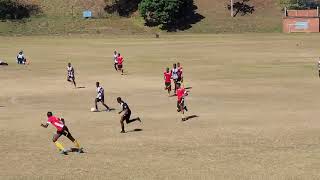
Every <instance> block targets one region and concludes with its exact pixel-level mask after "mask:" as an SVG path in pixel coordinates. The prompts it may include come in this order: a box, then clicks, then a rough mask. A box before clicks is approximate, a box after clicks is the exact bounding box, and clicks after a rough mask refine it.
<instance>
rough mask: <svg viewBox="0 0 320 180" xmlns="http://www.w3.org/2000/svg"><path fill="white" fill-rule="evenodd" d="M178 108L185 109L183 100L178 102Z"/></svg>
mask: <svg viewBox="0 0 320 180" xmlns="http://www.w3.org/2000/svg"><path fill="white" fill-rule="evenodd" d="M177 108H178V109H180V108H184V99H183V98H182V99H181V100H180V101H177Z"/></svg>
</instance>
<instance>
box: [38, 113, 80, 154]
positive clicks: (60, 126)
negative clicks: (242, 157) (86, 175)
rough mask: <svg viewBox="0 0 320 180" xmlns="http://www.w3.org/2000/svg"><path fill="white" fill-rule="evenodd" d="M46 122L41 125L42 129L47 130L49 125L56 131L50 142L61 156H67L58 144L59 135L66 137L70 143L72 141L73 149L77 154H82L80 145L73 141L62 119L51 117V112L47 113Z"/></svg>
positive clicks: (66, 152)
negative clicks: (74, 148) (76, 150)
mask: <svg viewBox="0 0 320 180" xmlns="http://www.w3.org/2000/svg"><path fill="white" fill-rule="evenodd" d="M47 117H48V121H47V123H46V124H41V126H42V127H44V128H47V127H48V126H49V124H51V125H53V126H54V127H55V128H56V129H57V133H56V134H54V135H53V138H52V141H53V142H54V144H55V145H56V146H57V148H58V149H59V151H60V152H61V154H64V155H67V154H68V151H67V150H66V149H65V148H64V147H63V145H62V144H61V143H60V142H58V139H59V138H60V136H61V135H64V136H66V137H67V138H68V139H70V141H72V142H73V143H74V145H75V147H76V148H77V149H78V152H79V153H82V152H83V149H82V148H81V147H80V144H79V143H78V141H77V140H75V139H74V138H73V137H72V135H71V133H70V132H69V129H68V127H67V126H66V125H65V121H64V119H63V118H61V119H60V118H58V117H55V116H53V115H52V112H48V113H47Z"/></svg>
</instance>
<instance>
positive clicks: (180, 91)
mask: <svg viewBox="0 0 320 180" xmlns="http://www.w3.org/2000/svg"><path fill="white" fill-rule="evenodd" d="M185 93H186V90H185V89H184V88H179V89H177V97H178V101H181V99H182V98H183V97H184V95H185Z"/></svg>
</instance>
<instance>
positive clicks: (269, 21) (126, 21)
mask: <svg viewBox="0 0 320 180" xmlns="http://www.w3.org/2000/svg"><path fill="white" fill-rule="evenodd" d="M227 2H229V1H227V0H225V1H220V0H195V4H196V5H197V6H198V11H197V12H198V13H199V14H200V15H202V16H203V17H204V19H202V20H201V21H200V22H197V23H196V24H193V25H192V28H190V29H187V30H186V32H196V33H239V32H277V31H280V27H281V10H280V8H279V6H278V5H277V3H276V2H277V0H251V1H250V4H251V5H253V6H255V12H254V13H253V14H252V15H251V14H250V15H246V16H241V15H238V16H237V17H235V18H231V17H230V15H229V12H228V11H227V9H226V6H227ZM38 3H39V4H40V6H41V9H42V11H43V12H42V14H41V15H38V16H35V17H32V18H30V19H27V20H24V21H23V22H21V21H19V22H12V21H7V22H0V35H6V34H21V35H22V34H26V35H28V34H36V35H45V34H58V35H59V34H69V33H77V34H78V33H81V34H141V33H152V32H154V31H158V30H157V29H156V28H148V27H145V26H144V25H143V20H142V19H141V18H140V17H139V16H138V13H137V12H136V13H134V14H133V15H132V16H131V17H129V18H126V17H124V18H120V17H118V16H116V15H107V18H96V19H90V20H85V19H82V18H81V12H82V11H83V10H84V9H87V8H89V9H93V10H94V14H95V15H96V16H99V15H101V14H104V10H103V9H104V7H105V5H106V4H105V2H104V0H96V1H85V0H69V1H67V0H55V1H50V0H38Z"/></svg>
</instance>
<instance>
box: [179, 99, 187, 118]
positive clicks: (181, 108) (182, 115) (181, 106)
mask: <svg viewBox="0 0 320 180" xmlns="http://www.w3.org/2000/svg"><path fill="white" fill-rule="evenodd" d="M180 112H181V117H182V118H181V119H182V121H185V120H186V117H185V115H184V99H182V100H181V103H180Z"/></svg>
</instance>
